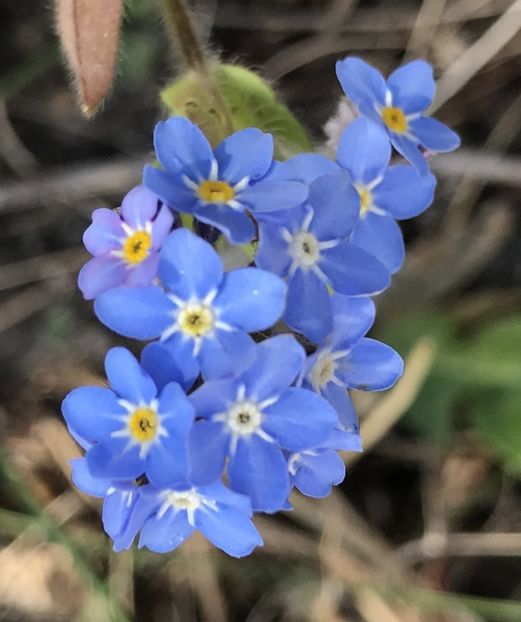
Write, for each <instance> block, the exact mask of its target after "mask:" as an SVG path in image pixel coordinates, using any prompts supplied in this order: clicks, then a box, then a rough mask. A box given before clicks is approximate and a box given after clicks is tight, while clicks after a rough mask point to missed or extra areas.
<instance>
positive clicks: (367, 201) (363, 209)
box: [357, 186, 373, 216]
mask: <svg viewBox="0 0 521 622" xmlns="http://www.w3.org/2000/svg"><path fill="white" fill-rule="evenodd" d="M357 190H358V194H359V195H360V216H364V215H365V214H367V212H368V211H369V208H370V207H371V205H372V204H373V195H372V194H371V191H370V190H369V188H365V187H364V186H360V187H358V188H357Z"/></svg>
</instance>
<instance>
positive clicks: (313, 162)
mask: <svg viewBox="0 0 521 622" xmlns="http://www.w3.org/2000/svg"><path fill="white" fill-rule="evenodd" d="M338 170H339V169H338V166H337V165H336V164H335V163H334V162H333V161H332V160H330V159H329V158H326V156H323V155H321V154H319V153H299V154H298V155H296V156H293V157H292V158H290V159H289V160H286V161H285V162H275V166H274V167H273V169H272V171H271V172H270V173H269V175H268V177H269V179H281V180H293V181H303V182H304V183H306V184H310V183H312V182H313V181H315V179H317V177H321V176H322V175H328V174H329V173H336V172H338Z"/></svg>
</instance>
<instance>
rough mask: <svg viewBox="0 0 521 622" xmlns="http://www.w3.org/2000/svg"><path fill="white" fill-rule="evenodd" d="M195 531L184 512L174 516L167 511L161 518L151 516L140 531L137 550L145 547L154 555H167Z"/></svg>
mask: <svg viewBox="0 0 521 622" xmlns="http://www.w3.org/2000/svg"><path fill="white" fill-rule="evenodd" d="M194 531H195V527H192V526H191V525H190V524H189V523H188V518H187V516H186V511H183V512H178V513H177V514H175V515H174V513H173V511H172V510H168V511H167V512H166V513H165V514H163V516H161V517H159V515H158V514H155V515H154V516H151V517H150V518H149V519H148V520H147V521H146V523H145V524H144V525H143V528H142V529H141V536H140V537H139V548H142V547H146V548H147V549H150V550H151V551H154V552H155V553H169V552H170V551H173V550H174V549H176V548H177V547H178V546H180V545H181V544H183V542H184V541H185V540H187V539H188V538H189V537H190V536H191V535H192V534H193V532H194Z"/></svg>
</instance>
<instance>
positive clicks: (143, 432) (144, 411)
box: [129, 407, 157, 442]
mask: <svg viewBox="0 0 521 622" xmlns="http://www.w3.org/2000/svg"><path fill="white" fill-rule="evenodd" d="M129 428H130V433H131V434H132V436H133V437H134V438H135V439H136V440H137V441H141V442H143V441H151V440H152V439H153V438H154V437H155V435H156V432H157V413H156V411H155V410H152V408H148V407H143V408H136V410H135V411H134V412H133V413H132V414H131V415H130V420H129Z"/></svg>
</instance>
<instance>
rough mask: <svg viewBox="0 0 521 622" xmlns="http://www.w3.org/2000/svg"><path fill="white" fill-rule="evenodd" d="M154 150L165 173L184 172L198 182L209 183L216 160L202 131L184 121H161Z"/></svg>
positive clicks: (180, 118)
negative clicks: (208, 179) (208, 178)
mask: <svg viewBox="0 0 521 622" xmlns="http://www.w3.org/2000/svg"><path fill="white" fill-rule="evenodd" d="M154 147H155V150H156V155H157V157H158V160H159V161H160V162H161V165H162V166H163V168H164V169H166V170H167V171H169V172H173V173H178V172H180V171H181V170H183V172H184V173H185V174H186V175H188V176H189V177H192V178H193V179H195V180H197V179H198V178H203V179H207V177H208V175H209V174H210V168H211V164H212V160H213V153H212V148H211V147H210V144H209V143H208V141H207V140H206V138H205V136H204V134H203V133H202V132H201V130H200V129H199V128H198V127H197V126H196V125H194V124H193V123H192V122H191V121H189V120H188V119H185V118H184V117H170V119H167V120H166V121H160V122H159V123H158V124H157V125H156V127H155V129H154Z"/></svg>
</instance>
